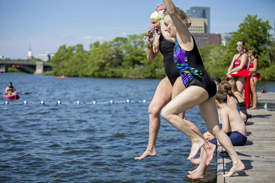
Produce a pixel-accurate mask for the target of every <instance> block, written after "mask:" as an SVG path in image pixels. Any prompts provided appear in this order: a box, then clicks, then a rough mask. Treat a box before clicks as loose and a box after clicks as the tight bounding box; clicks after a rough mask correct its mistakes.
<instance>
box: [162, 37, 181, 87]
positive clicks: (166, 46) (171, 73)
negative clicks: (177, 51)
mask: <svg viewBox="0 0 275 183" xmlns="http://www.w3.org/2000/svg"><path fill="white" fill-rule="evenodd" d="M174 46H175V44H174V43H171V42H169V41H167V40H166V39H164V37H163V36H162V35H161V36H160V38H159V50H160V52H161V53H162V55H163V64H164V68H165V73H166V75H167V77H168V79H169V81H170V83H171V84H172V85H174V83H175V81H176V79H177V78H178V77H179V76H180V74H179V70H178V68H177V66H176V64H175V63H174V61H173V60H174V56H173V53H174Z"/></svg>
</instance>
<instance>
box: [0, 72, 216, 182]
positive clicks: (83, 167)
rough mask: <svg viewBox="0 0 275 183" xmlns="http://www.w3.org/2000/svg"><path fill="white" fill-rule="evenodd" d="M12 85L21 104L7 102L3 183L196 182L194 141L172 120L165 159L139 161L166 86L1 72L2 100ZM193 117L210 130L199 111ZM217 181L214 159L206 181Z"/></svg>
mask: <svg viewBox="0 0 275 183" xmlns="http://www.w3.org/2000/svg"><path fill="white" fill-rule="evenodd" d="M9 81H12V82H13V85H14V87H15V88H16V89H17V90H18V92H19V96H20V99H19V100H13V101H8V102H9V104H8V105H7V104H5V100H4V99H3V98H2V97H1V99H0V181H1V182H10V183H14V182H70V183H71V182H87V183H88V182H158V183H159V182H189V181H190V180H189V179H188V178H186V175H187V171H188V170H192V169H194V168H195V166H193V165H192V164H191V163H190V162H189V161H187V156H188V154H189V150H190V142H189V140H188V139H187V137H186V136H185V135H183V134H182V133H180V132H179V131H177V130H176V129H175V128H174V127H172V126H171V125H169V124H168V123H167V122H165V121H164V120H162V124H161V129H160V132H159V136H158V140H157V150H158V155H157V156H156V157H150V158H146V159H144V160H143V161H135V160H134V157H135V156H139V155H141V154H142V153H143V151H144V150H145V149H146V146H147V140H148V113H147V108H148V105H149V102H150V100H151V98H152V97H153V94H154V90H155V88H156V86H157V84H158V82H159V80H138V79H137V80H130V79H92V78H65V79H57V78H55V77H53V76H43V75H29V74H0V90H1V95H2V94H3V91H4V89H5V87H6V86H7V84H8V82H9ZM24 101H25V102H24ZM58 101H59V102H58ZM24 103H25V105H24ZM41 103H44V105H43V104H41ZM58 104H60V105H58ZM186 116H187V118H188V119H191V120H192V122H194V123H195V124H196V125H197V126H198V128H199V129H200V130H201V131H202V132H205V131H206V127H205V125H204V122H203V120H202V118H201V116H200V113H199V110H198V107H195V108H193V109H191V110H189V111H188V112H187V114H186ZM215 178H216V159H215V157H214V159H213V161H212V162H211V164H210V166H209V167H208V168H207V170H206V179H205V180H204V181H203V182H215Z"/></svg>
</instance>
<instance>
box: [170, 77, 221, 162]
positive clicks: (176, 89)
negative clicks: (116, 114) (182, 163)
mask: <svg viewBox="0 0 275 183" xmlns="http://www.w3.org/2000/svg"><path fill="white" fill-rule="evenodd" d="M185 89H186V88H185V86H184V84H183V82H182V78H181V77H178V79H177V80H176V81H175V83H174V85H173V90H172V98H175V97H176V96H177V95H178V94H179V93H181V92H182V91H184V90H185ZM180 116H181V117H182V118H184V117H185V112H183V113H181V114H180ZM184 122H185V123H186V125H188V126H189V127H190V128H191V129H192V130H193V131H194V132H195V133H197V134H198V135H199V136H201V138H202V139H204V137H203V135H202V134H201V132H200V130H199V129H198V128H197V126H196V125H195V124H194V123H192V122H191V121H189V120H187V119H186V118H184ZM203 147H204V148H205V149H206V152H207V154H208V159H207V165H208V164H209V163H210V162H211V160H212V159H213V153H212V152H214V151H215V149H216V147H215V145H213V144H209V142H208V141H207V140H205V143H204V146H203ZM211 154H212V155H211ZM190 160H191V161H192V163H193V162H196V160H194V159H190ZM198 164H199V163H198Z"/></svg>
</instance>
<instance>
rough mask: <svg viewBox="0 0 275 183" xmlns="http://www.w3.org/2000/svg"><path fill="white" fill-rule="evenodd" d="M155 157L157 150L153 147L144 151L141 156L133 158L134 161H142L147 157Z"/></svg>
mask: <svg viewBox="0 0 275 183" xmlns="http://www.w3.org/2000/svg"><path fill="white" fill-rule="evenodd" d="M156 155H157V150H156V148H155V147H154V148H152V149H146V151H145V152H144V153H143V154H142V155H141V156H139V157H135V160H143V159H144V158H146V157H147V156H156Z"/></svg>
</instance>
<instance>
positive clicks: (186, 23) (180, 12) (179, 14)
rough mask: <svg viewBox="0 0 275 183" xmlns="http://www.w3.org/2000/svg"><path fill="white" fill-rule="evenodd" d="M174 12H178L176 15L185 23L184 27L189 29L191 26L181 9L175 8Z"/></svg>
mask: <svg viewBox="0 0 275 183" xmlns="http://www.w3.org/2000/svg"><path fill="white" fill-rule="evenodd" d="M176 10H177V12H178V13H177V14H178V16H179V17H180V18H181V19H182V21H183V22H184V23H185V25H186V26H187V27H188V28H189V27H190V26H191V20H190V18H189V17H188V16H187V15H186V14H185V12H184V11H183V10H182V9H180V8H178V7H176ZM188 20H189V21H188Z"/></svg>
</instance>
